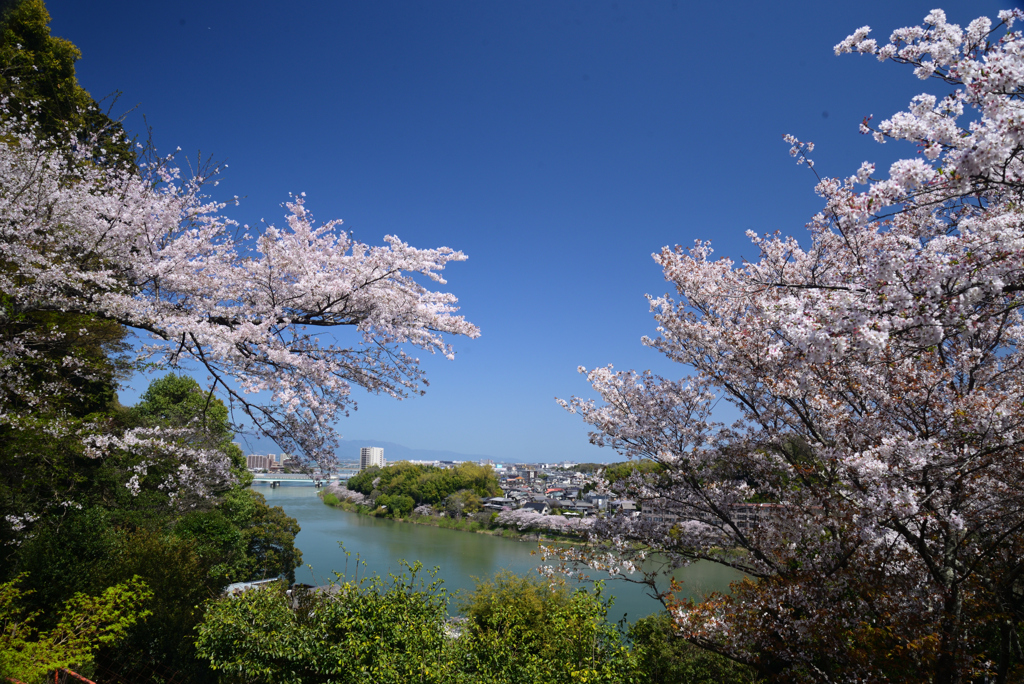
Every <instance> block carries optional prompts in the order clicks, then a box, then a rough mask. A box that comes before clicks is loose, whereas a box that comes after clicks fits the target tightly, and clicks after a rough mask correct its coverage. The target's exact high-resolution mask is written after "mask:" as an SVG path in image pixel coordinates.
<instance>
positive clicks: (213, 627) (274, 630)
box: [197, 564, 458, 684]
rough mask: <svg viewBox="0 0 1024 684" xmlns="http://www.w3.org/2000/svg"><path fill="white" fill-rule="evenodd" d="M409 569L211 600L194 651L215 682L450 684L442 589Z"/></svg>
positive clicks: (414, 568) (445, 601) (415, 567)
mask: <svg viewBox="0 0 1024 684" xmlns="http://www.w3.org/2000/svg"><path fill="white" fill-rule="evenodd" d="M409 570H410V572H409V573H408V574H404V573H403V574H402V575H400V576H394V575H392V576H391V581H390V583H386V582H384V581H383V580H381V579H380V578H379V577H372V578H370V579H368V580H365V581H363V582H359V583H355V582H340V583H337V584H334V585H333V586H332V589H331V590H330V591H316V592H313V591H294V590H293V594H292V595H289V594H288V593H287V592H286V591H285V587H284V586H283V585H277V586H273V587H268V588H262V589H258V590H252V591H247V592H245V593H243V594H242V595H241V596H237V597H234V598H227V599H222V600H220V601H217V602H215V603H213V604H212V605H211V606H210V608H209V610H208V611H207V613H206V617H205V619H204V621H203V623H202V624H201V625H200V627H199V636H198V639H197V645H198V649H199V653H200V655H201V656H202V657H204V658H207V659H208V660H209V661H210V663H211V665H212V667H213V668H214V669H215V670H216V671H217V672H219V673H220V674H221V681H223V682H246V683H252V684H258V683H261V682H266V683H267V684H300V683H302V684H311V683H314V682H336V683H338V684H343V683H344V684H348V683H359V684H370V683H371V682H372V683H373V684H390V683H394V684H405V683H406V682H437V683H439V684H440V683H442V682H444V683H448V682H453V681H458V679H457V678H456V673H455V672H453V666H454V664H455V662H456V659H455V658H453V657H451V653H450V650H451V648H452V643H451V642H450V641H449V640H448V639H447V638H446V637H445V630H444V624H445V620H446V617H447V615H446V608H447V605H448V595H447V594H446V593H445V591H444V589H443V587H441V584H440V582H439V581H436V580H434V581H431V582H424V581H421V580H417V575H418V573H419V571H420V566H419V565H418V564H416V565H413V566H410V568H409Z"/></svg>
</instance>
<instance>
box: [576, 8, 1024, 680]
mask: <svg viewBox="0 0 1024 684" xmlns="http://www.w3.org/2000/svg"><path fill="white" fill-rule="evenodd" d="M1021 19H1024V13H1022V12H1021V11H1019V10H1013V11H1007V12H1003V13H1000V15H999V21H998V22H996V23H994V22H992V21H990V20H988V19H984V18H982V19H977V20H975V21H973V22H971V23H970V24H969V25H968V26H967V28H966V29H962V28H960V27H959V26H957V25H955V24H951V23H949V22H948V21H947V19H946V16H945V14H944V13H943V12H941V11H940V10H936V11H933V12H932V13H930V14H929V15H928V16H927V17H926V18H925V23H924V26H922V27H914V28H907V29H900V30H898V31H896V32H894V33H893V34H892V36H891V37H890V40H889V42H888V44H886V45H882V46H880V45H879V43H878V42H877V41H875V40H874V39H871V38H869V34H870V31H869V29H868V28H867V27H865V28H862V29H860V30H858V31H857V32H855V33H854V34H853V35H851V36H850V37H849V38H847V39H846V40H844V41H843V42H841V43H840V44H839V45H838V46H836V52H837V53H844V52H859V53H866V54H872V55H876V56H877V57H878V58H879V59H881V60H891V61H895V62H898V63H902V64H908V65H911V66H912V67H913V68H914V73H915V75H916V76H918V77H919V78H922V79H929V78H930V79H933V80H934V81H936V82H941V83H942V84H943V88H946V89H951V90H952V92H947V93H946V94H944V95H942V96H941V97H939V96H936V95H934V94H930V93H925V94H922V95H919V96H918V97H915V98H914V99H913V100H912V102H911V103H910V107H909V109H908V110H907V111H905V112H901V113H899V114H897V115H895V116H893V117H891V118H889V119H887V120H885V121H883V122H881V123H880V124H878V126H877V127H875V128H872V127H871V126H870V125H869V123H868V122H867V121H865V123H864V124H863V127H862V130H865V131H867V132H869V133H872V134H873V135H875V137H876V139H877V140H879V141H880V142H886V141H908V142H911V143H914V144H915V145H917V146H918V147H919V149H920V151H921V152H922V154H920V155H917V156H915V157H913V158H910V159H903V160H900V161H897V162H895V163H894V164H892V165H891V167H890V168H889V172H888V175H887V177H883V178H880V179H879V178H875V175H876V169H875V166H874V165H873V164H871V163H869V162H865V163H864V164H863V165H861V167H860V169H859V170H858V171H857V173H856V174H855V175H852V176H850V177H848V178H845V179H843V178H838V179H837V178H821V179H820V180H819V182H818V184H817V192H818V193H819V194H820V195H821V197H822V198H823V200H824V205H825V206H824V209H823V210H822V211H821V213H819V214H818V215H816V216H815V217H813V219H812V221H811V223H810V224H809V226H808V227H809V235H808V236H807V237H806V238H804V239H799V240H798V239H797V238H795V237H789V236H784V235H778V234H772V235H764V236H762V235H758V234H756V233H753V232H750V233H749V234H748V235H749V237H750V239H751V240H752V241H753V243H754V245H755V246H756V248H757V249H758V250H759V252H760V257H759V259H757V260H755V261H752V262H749V263H748V262H744V263H741V264H737V263H735V262H733V261H732V260H730V259H725V258H722V259H716V258H714V257H713V253H712V249H711V246H710V244H709V243H706V242H700V241H698V242H697V243H696V244H694V245H693V246H692V247H690V248H684V247H679V246H677V247H674V248H673V247H665V248H664V249H662V250H661V251H660V252H658V253H657V254H655V255H654V259H655V261H656V262H657V263H658V264H659V266H661V268H662V269H663V271H664V274H665V278H666V280H667V281H668V282H670V283H671V284H672V285H673V286H674V288H675V290H676V293H677V296H675V297H671V296H662V297H649V302H650V307H651V310H652V312H653V313H654V316H655V319H656V320H657V323H658V335H657V336H656V337H652V338H645V340H644V343H645V344H647V345H649V346H651V347H653V348H655V349H657V350H659V351H661V352H662V353H663V354H665V355H666V356H667V357H668V358H669V359H671V360H673V361H676V362H678V363H680V364H683V365H684V366H685V367H687V368H689V369H692V370H693V371H694V372H693V374H692V375H691V376H689V377H686V378H684V379H682V380H671V379H665V378H661V377H658V376H656V375H654V374H652V373H650V372H645V373H635V372H619V371H615V370H614V369H613V368H612V367H610V366H609V367H607V368H597V369H593V370H589V371H587V370H585V369H581V370H583V372H586V373H587V375H588V379H589V380H590V382H591V384H592V385H593V387H594V389H595V390H596V392H597V393H598V394H599V395H600V397H601V400H602V401H601V402H600V403H598V402H594V401H590V400H583V399H573V400H572V401H569V402H563V406H564V407H565V408H567V409H568V410H570V411H572V412H575V413H577V414H579V415H580V416H582V418H583V419H584V420H585V421H586V422H587V423H589V424H590V425H591V426H592V428H593V432H592V434H591V440H592V441H593V442H595V443H597V444H600V445H604V446H609V447H612V448H615V449H617V450H619V451H620V452H622V453H624V454H625V455H627V456H629V457H631V458H647V459H652V460H654V461H657V462H658V463H660V464H661V465H662V469H661V470H660V471H659V472H656V473H650V474H642V473H640V472H637V473H635V474H634V475H633V476H632V477H630V478H628V479H625V480H621V481H619V482H617V483H616V484H615V486H614V488H615V489H617V490H618V491H619V492H621V493H622V494H623V495H629V496H631V497H633V498H635V499H636V500H638V501H639V502H640V503H641V505H648V506H649V505H652V504H653V503H654V502H657V505H658V507H659V510H662V511H664V512H665V513H666V515H665V516H659V517H661V518H662V520H654V519H652V516H641V517H640V518H637V519H627V518H616V519H610V520H606V521H601V522H599V523H598V524H597V525H596V526H595V528H594V531H593V533H594V535H596V536H597V537H601V538H605V539H618V540H623V541H624V544H623V546H622V553H623V554H624V555H625V557H629V556H630V554H636V553H641V552H643V553H648V552H650V551H652V550H653V551H657V552H659V553H661V554H663V555H664V557H666V558H667V559H669V561H670V563H671V564H672V565H677V566H678V565H683V564H686V563H690V562H693V561H694V560H702V559H703V560H711V561H714V562H718V563H722V564H726V565H730V566H733V567H737V568H739V569H741V570H743V571H744V572H745V573H746V574H747V575H748V577H750V578H751V580H752V581H749V582H746V583H744V584H742V585H740V586H738V587H737V588H736V594H735V596H734V597H723V596H718V597H713V598H711V599H709V600H707V601H705V602H703V603H699V604H693V603H688V602H683V601H676V600H674V599H673V598H671V596H666V597H665V600H666V604H667V605H669V607H670V608H672V610H673V613H674V615H675V616H676V624H677V627H678V628H679V629H680V631H681V633H682V634H683V635H684V636H686V637H687V638H689V639H691V640H692V641H695V642H697V643H700V644H702V645H704V646H706V647H709V648H712V649H715V650H717V651H719V652H721V653H724V654H726V655H728V656H730V657H732V658H735V659H737V660H740V661H743V662H748V663H751V664H754V665H757V666H759V667H763V668H764V669H765V671H771V669H772V668H783V669H785V670H786V671H787V672H788V673H790V676H791V678H793V679H794V680H806V681H883V680H887V677H889V674H890V673H891V669H892V668H893V664H892V661H886V660H885V659H884V658H882V659H875V658H873V657H869V656H865V653H870V652H871V648H877V647H878V645H879V643H881V642H880V641H878V640H879V639H880V637H878V636H877V635H878V634H880V633H881V631H880V630H884V633H885V637H884V643H885V646H884V649H887V652H889V653H896V652H899V653H902V654H905V656H906V658H907V659H908V660H907V662H910V663H913V667H915V668H919V671H918V674H920V673H925V672H933V673H942V674H941V676H940V677H939V679H936V680H935V681H940V680H942V681H950V682H952V681H957V679H958V678H959V677H961V676H966V675H965V674H964V673H968V672H971V673H973V674H972V676H976V677H977V676H981V675H979V674H978V673H980V672H994V671H995V669H997V668H998V665H997V664H995V663H994V660H992V659H990V658H987V656H984V655H983V653H984V652H983V649H982V648H981V647H980V646H979V644H980V643H981V642H980V641H979V640H980V639H981V638H982V637H981V636H979V635H981V634H983V632H984V629H985V627H983V625H995V624H996V623H997V622H998V621H999V620H1000V619H1003V618H1001V617H999V616H1005V615H1007V614H1010V615H1013V616H1015V617H1013V618H1012V619H1013V620H1017V621H1019V620H1021V619H1024V605H1022V603H1021V598H1020V594H1019V590H1018V589H1016V588H1015V584H1014V583H1015V582H1016V578H1017V577H1019V576H1020V575H1021V573H1022V572H1024V561H1022V560H1021V559H1022V558H1024V536H1022V535H1021V534H1020V530H1022V529H1024V498H1022V497H1021V496H1020V491H1021V486H1022V483H1024V405H1022V403H1021V400H1020V398H1021V396H1024V352H1022V350H1021V343H1022V342H1024V319H1022V316H1021V307H1022V305H1024V299H1022V296H1024V295H1022V294H1021V293H1022V292H1024V230H1022V225H1024V223H1022V216H1024V215H1022V213H1021V207H1022V206H1024V160H1022V158H1021V154H1022V152H1024V36H1022V35H1021V33H1019V32H1017V31H1014V30H1013V25H1014V23H1015V22H1018V21H1020V20H1021ZM787 142H789V144H790V145H791V146H792V148H791V151H792V154H793V155H794V156H797V158H798V160H800V161H807V154H808V153H809V152H810V150H811V148H810V146H809V145H808V144H805V143H801V142H800V141H799V140H797V139H796V138H795V137H792V136H789V137H787ZM864 186H866V188H865V187H864ZM722 399H724V400H726V401H729V402H731V403H733V404H734V405H735V406H736V408H737V409H738V411H739V413H740V416H741V417H740V419H739V420H738V421H737V422H736V423H735V424H732V425H723V424H719V423H716V422H714V421H713V420H712V416H711V409H712V407H713V406H714V405H715V403H716V402H717V401H720V400H722ZM749 502H765V503H770V504H771V509H770V513H769V514H765V515H763V516H760V517H758V518H757V519H756V520H751V519H748V517H747V514H746V513H743V514H742V515H741V514H740V512H741V511H747V510H749V509H748V508H745V507H744V506H743V504H744V503H749ZM665 520H669V521H670V522H665ZM737 548H738V549H743V553H742V554H737V553H736V552H735V549H737ZM993 628H994V627H993ZM1007 657H1009V656H1007ZM887 668H888V669H887ZM921 677H922V678H925V679H928V678H930V675H925V674H921ZM942 677H947V678H946V679H942Z"/></svg>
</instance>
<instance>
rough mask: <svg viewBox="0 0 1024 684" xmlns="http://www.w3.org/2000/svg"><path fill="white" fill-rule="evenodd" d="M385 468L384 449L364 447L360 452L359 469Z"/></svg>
mask: <svg viewBox="0 0 1024 684" xmlns="http://www.w3.org/2000/svg"><path fill="white" fill-rule="evenodd" d="M373 466H377V467H378V468H383V467H384V447H363V448H362V449H360V450H359V469H360V470H366V469H367V468H372V467H373Z"/></svg>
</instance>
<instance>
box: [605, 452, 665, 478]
mask: <svg viewBox="0 0 1024 684" xmlns="http://www.w3.org/2000/svg"><path fill="white" fill-rule="evenodd" d="M664 470H665V467H664V466H663V465H662V464H660V463H658V462H657V461H651V460H649V459H646V458H645V459H638V460H636V461H622V462H620V463H612V464H611V465H609V466H607V467H606V468H605V471H604V477H605V479H606V480H608V482H609V484H614V483H615V482H618V481H619V480H624V479H626V478H627V477H629V476H630V475H632V474H633V473H640V474H641V475H648V474H657V473H661V472H663V471H664Z"/></svg>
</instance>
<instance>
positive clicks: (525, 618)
mask: <svg viewBox="0 0 1024 684" xmlns="http://www.w3.org/2000/svg"><path fill="white" fill-rule="evenodd" d="M602 589H603V587H602V586H601V584H600V583H598V585H597V586H596V588H595V591H594V592H593V593H591V592H588V591H587V590H585V589H578V590H576V591H570V590H569V588H568V587H567V586H566V585H565V583H564V582H562V581H556V582H553V583H552V582H548V581H545V580H544V579H542V578H539V577H532V578H531V577H520V576H517V575H514V574H512V573H510V572H507V571H505V572H501V573H498V574H497V575H495V576H494V578H492V579H489V580H486V581H482V582H480V581H478V582H477V586H476V589H475V590H474V591H473V592H472V593H471V594H469V595H468V596H467V597H466V598H465V599H463V601H462V603H461V606H460V607H461V609H462V611H463V613H464V614H465V615H466V617H467V618H468V619H469V629H468V634H467V635H466V636H465V637H464V641H463V643H462V646H463V649H464V651H463V657H464V661H463V670H464V671H465V672H467V673H468V674H471V675H473V676H475V677H477V678H478V679H479V681H486V682H501V683H505V682H507V683H508V684H526V683H531V684H533V683H536V684H541V683H545V682H554V681H587V682H621V681H624V680H628V678H630V677H632V676H633V674H635V672H636V667H635V663H634V658H633V655H632V653H631V652H630V651H629V649H628V647H627V645H626V644H625V643H624V642H623V640H622V639H621V635H620V634H619V631H618V630H617V629H616V628H615V626H614V625H612V624H609V623H608V621H607V615H608V607H609V605H610V601H609V600H605V599H603V598H602Z"/></svg>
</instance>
